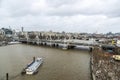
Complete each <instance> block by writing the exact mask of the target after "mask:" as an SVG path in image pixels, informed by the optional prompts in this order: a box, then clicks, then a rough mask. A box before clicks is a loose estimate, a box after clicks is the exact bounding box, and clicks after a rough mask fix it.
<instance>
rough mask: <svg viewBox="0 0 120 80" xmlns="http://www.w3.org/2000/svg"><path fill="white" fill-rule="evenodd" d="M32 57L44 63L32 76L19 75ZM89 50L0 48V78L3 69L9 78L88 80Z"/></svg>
mask: <svg viewBox="0 0 120 80" xmlns="http://www.w3.org/2000/svg"><path fill="white" fill-rule="evenodd" d="M33 56H36V57H43V59H44V63H43V65H42V66H41V67H40V68H39V72H38V74H36V75H31V76H30V75H25V76H21V75H20V72H21V70H22V69H23V68H24V67H25V66H26V64H27V63H29V62H31V61H32V58H33ZM89 57H90V55H89V53H88V52H84V51H80V50H66V51H65V50H62V49H55V48H48V47H40V46H31V45H23V44H16V45H8V46H2V47H0V80H2V79H1V78H4V76H5V74H6V72H8V73H9V76H10V77H12V79H11V80H91V79H90V70H89Z"/></svg>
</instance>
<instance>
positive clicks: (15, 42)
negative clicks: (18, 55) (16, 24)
mask: <svg viewBox="0 0 120 80" xmlns="http://www.w3.org/2000/svg"><path fill="white" fill-rule="evenodd" d="M19 43H20V42H18V41H11V42H8V44H9V45H12V44H19Z"/></svg>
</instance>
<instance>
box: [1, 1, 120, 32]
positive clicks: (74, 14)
mask: <svg viewBox="0 0 120 80" xmlns="http://www.w3.org/2000/svg"><path fill="white" fill-rule="evenodd" d="M0 2H1V4H0V26H12V27H13V28H15V29H18V28H19V29H20V27H22V26H23V27H25V30H40V31H41V30H45V31H49V30H53V31H67V32H96V31H98V32H108V31H113V32H118V30H119V29H118V28H119V25H120V23H119V21H120V6H119V5H120V1H119V0H25V1H24V0H2V1H0Z"/></svg>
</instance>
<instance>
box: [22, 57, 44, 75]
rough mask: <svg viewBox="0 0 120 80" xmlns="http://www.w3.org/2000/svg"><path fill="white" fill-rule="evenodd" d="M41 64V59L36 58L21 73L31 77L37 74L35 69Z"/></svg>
mask: <svg viewBox="0 0 120 80" xmlns="http://www.w3.org/2000/svg"><path fill="white" fill-rule="evenodd" d="M42 63H43V59H42V58H36V59H35V60H34V61H33V62H32V63H30V64H29V65H28V66H27V67H26V68H25V69H24V70H23V71H22V74H23V73H26V74H28V75H32V74H34V73H36V72H37V69H38V68H39V66H40V65H41V64H42Z"/></svg>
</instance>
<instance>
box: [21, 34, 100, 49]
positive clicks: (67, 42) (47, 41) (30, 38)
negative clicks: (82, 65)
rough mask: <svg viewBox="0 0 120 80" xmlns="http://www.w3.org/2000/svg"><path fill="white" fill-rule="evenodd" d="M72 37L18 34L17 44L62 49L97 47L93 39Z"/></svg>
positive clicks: (64, 35)
mask: <svg viewBox="0 0 120 80" xmlns="http://www.w3.org/2000/svg"><path fill="white" fill-rule="evenodd" d="M73 37H74V36H71V35H66V34H56V33H40V32H37V33H35V32H25V33H21V34H19V42H22V43H27V44H36V45H49V46H51V47H57V46H59V47H62V48H63V49H69V48H74V47H78V46H88V47H91V46H94V45H99V43H98V42H97V41H96V40H95V39H77V38H73Z"/></svg>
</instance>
